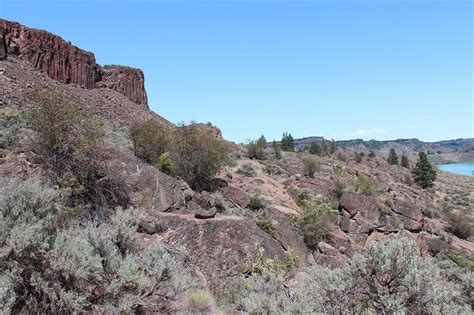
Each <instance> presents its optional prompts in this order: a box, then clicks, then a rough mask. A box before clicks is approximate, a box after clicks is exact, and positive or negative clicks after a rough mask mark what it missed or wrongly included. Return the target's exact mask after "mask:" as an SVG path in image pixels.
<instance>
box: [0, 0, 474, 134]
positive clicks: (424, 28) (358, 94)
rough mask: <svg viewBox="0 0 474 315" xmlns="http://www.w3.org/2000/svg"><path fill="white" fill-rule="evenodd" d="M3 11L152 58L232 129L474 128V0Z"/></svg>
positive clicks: (167, 94) (153, 85)
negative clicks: (473, 1) (473, 0)
mask: <svg viewBox="0 0 474 315" xmlns="http://www.w3.org/2000/svg"><path fill="white" fill-rule="evenodd" d="M0 17H2V18H6V19H9V20H15V21H18V22H20V23H22V24H25V25H27V26H31V27H35V28H41V29H46V30H48V31H50V32H53V33H56V34H58V35H61V36H62V37H63V38H64V39H66V40H69V41H71V42H72V43H73V44H75V45H77V46H79V47H81V48H83V49H86V50H89V51H92V52H94V53H95V56H96V59H97V61H98V63H100V64H123V65H129V66H134V67H139V68H141V69H142V70H143V71H144V72H145V79H146V88H147V92H148V98H149V104H150V107H151V109H153V110H154V111H156V112H157V113H159V114H160V115H162V116H164V117H165V118H167V119H169V120H171V121H173V122H179V121H191V120H196V121H201V122H208V121H211V122H213V123H214V124H215V125H217V126H218V127H220V128H221V129H222V131H223V134H224V137H226V138H227V139H231V140H234V141H239V142H240V141H244V140H246V139H253V138H256V137H258V136H259V135H260V134H264V135H265V136H266V137H267V139H269V140H271V139H274V138H275V139H279V138H281V134H282V133H283V132H284V131H289V132H291V133H292V134H293V136H295V137H303V136H310V135H315V136H324V137H326V138H333V139H349V138H364V139H372V138H375V139H394V138H412V137H418V138H420V139H422V140H426V141H433V140H441V139H451V138H458V137H474V126H473V125H474V110H473V106H474V105H473V94H472V92H473V60H472V59H473V33H472V32H473V30H472V28H473V25H472V24H473V21H472V18H473V3H472V1H423V0H414V1H392V0H390V1H389V0H387V1H385V0H378V1H375V0H373V1H369V0H367V1H362V0H359V1H357V0H353V1H329V0H327V1H289V0H288V1H271V0H256V1H250V0H247V1H238V0H234V1H226V0H221V1H217V0H216V1H191V0H189V1H185V0H176V1H151V0H149V1H140V0H138V1H131V0H130V1H125V0H119V1H106V0H98V1H79V0H69V1H58V0H56V1H46V0H45V1H38V0H36V1H25V0H0Z"/></svg>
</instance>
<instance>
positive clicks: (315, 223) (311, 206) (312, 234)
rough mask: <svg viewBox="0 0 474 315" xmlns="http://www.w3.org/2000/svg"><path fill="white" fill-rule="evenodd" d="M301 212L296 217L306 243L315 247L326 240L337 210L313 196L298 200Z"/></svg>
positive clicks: (335, 218)
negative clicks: (308, 198)
mask: <svg viewBox="0 0 474 315" xmlns="http://www.w3.org/2000/svg"><path fill="white" fill-rule="evenodd" d="M300 204H301V208H302V209H303V214H302V215H301V217H299V218H298V219H297V223H298V225H299V226H300V228H301V230H302V232H303V237H304V241H305V243H306V245H307V246H308V247H309V248H311V249H315V248H317V245H318V243H319V242H321V241H323V240H326V239H327V237H328V236H329V235H330V233H331V231H332V230H333V229H334V228H335V223H336V220H337V216H338V214H339V211H338V210H336V209H334V208H332V207H331V206H330V205H329V204H328V203H326V202H324V201H323V200H321V199H318V198H315V199H311V200H306V201H303V202H300Z"/></svg>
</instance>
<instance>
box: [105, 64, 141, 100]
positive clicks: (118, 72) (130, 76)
mask: <svg viewBox="0 0 474 315" xmlns="http://www.w3.org/2000/svg"><path fill="white" fill-rule="evenodd" d="M96 86H97V87H106V88H109V89H112V90H115V91H118V92H120V93H122V94H124V95H126V96H127V97H128V98H129V99H130V100H131V101H132V102H134V103H137V104H147V95H146V91H145V88H144V86H145V76H144V74H143V71H141V70H140V69H136V68H130V67H124V66H116V65H111V66H104V67H102V68H101V69H100V71H99V81H98V82H97V84H96Z"/></svg>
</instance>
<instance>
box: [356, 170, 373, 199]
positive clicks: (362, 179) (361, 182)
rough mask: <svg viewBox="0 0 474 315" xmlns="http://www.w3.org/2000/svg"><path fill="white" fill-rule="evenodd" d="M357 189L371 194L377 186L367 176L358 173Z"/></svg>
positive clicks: (360, 192) (364, 193)
mask: <svg viewBox="0 0 474 315" xmlns="http://www.w3.org/2000/svg"><path fill="white" fill-rule="evenodd" d="M355 190H356V192H358V193H359V194H362V195H366V196H370V195H372V194H373V193H374V192H375V187H374V185H373V184H372V182H371V181H370V179H369V178H368V177H367V176H365V175H362V174H358V175H357V181H356V184H355Z"/></svg>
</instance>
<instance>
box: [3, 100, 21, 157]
mask: <svg viewBox="0 0 474 315" xmlns="http://www.w3.org/2000/svg"><path fill="white" fill-rule="evenodd" d="M25 123H26V122H25V119H24V117H23V115H22V114H21V113H20V112H19V111H15V110H13V109H12V108H10V107H5V108H0V149H18V147H19V139H20V130H21V129H22V128H24V127H26V124H25Z"/></svg>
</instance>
